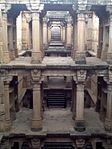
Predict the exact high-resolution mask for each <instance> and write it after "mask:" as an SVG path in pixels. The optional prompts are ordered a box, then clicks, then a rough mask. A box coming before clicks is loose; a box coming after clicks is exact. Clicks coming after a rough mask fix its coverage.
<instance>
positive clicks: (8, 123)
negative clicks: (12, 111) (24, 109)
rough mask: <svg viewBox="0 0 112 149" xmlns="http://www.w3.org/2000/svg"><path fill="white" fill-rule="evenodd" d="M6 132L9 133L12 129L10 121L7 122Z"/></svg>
mask: <svg viewBox="0 0 112 149" xmlns="http://www.w3.org/2000/svg"><path fill="white" fill-rule="evenodd" d="M4 125H5V131H8V130H10V129H11V121H10V120H9V121H8V120H6V121H5V124H4Z"/></svg>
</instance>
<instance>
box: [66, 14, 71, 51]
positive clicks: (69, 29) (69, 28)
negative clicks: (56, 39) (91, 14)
mask: <svg viewBox="0 0 112 149" xmlns="http://www.w3.org/2000/svg"><path fill="white" fill-rule="evenodd" d="M72 30H73V27H72V18H71V17H70V16H69V17H68V20H67V36H66V38H67V39H66V47H67V48H71V47H72Z"/></svg>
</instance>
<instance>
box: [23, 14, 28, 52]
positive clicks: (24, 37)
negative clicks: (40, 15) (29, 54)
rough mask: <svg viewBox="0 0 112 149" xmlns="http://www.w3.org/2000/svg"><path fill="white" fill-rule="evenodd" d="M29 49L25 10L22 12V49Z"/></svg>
mask: <svg viewBox="0 0 112 149" xmlns="http://www.w3.org/2000/svg"><path fill="white" fill-rule="evenodd" d="M27 49H29V20H28V14H27V12H22V50H27Z"/></svg>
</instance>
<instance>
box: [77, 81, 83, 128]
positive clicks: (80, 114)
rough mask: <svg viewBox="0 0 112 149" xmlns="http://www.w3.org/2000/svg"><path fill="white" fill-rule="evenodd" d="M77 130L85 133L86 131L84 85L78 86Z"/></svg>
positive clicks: (79, 84)
mask: <svg viewBox="0 0 112 149" xmlns="http://www.w3.org/2000/svg"><path fill="white" fill-rule="evenodd" d="M75 130H77V131H84V130H85V121H84V85H83V84H82V83H78V84H77V92H76V117H75Z"/></svg>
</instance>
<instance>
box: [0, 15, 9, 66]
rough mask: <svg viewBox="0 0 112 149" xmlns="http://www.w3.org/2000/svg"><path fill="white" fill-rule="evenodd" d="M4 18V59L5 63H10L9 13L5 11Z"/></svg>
mask: <svg viewBox="0 0 112 149" xmlns="http://www.w3.org/2000/svg"><path fill="white" fill-rule="evenodd" d="M2 18H3V34H2V35H3V52H4V55H3V57H4V58H3V59H4V60H3V61H4V63H9V61H10V58H9V51H8V35H7V33H8V31H7V29H8V28H7V23H8V22H7V21H8V20H7V13H3V15H2Z"/></svg>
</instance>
